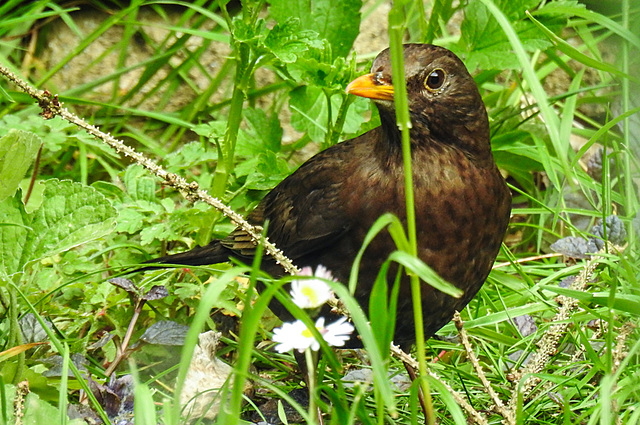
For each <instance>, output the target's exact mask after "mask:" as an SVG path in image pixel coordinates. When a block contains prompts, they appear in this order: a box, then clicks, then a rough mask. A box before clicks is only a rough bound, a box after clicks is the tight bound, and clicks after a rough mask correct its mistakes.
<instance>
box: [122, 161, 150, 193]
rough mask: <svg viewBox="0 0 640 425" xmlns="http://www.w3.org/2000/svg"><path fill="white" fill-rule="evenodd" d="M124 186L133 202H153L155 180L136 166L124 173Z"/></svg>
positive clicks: (128, 168) (140, 167)
mask: <svg viewBox="0 0 640 425" xmlns="http://www.w3.org/2000/svg"><path fill="white" fill-rule="evenodd" d="M124 185H125V187H126V188H127V192H129V195H130V196H131V197H132V198H133V199H135V200H138V201H149V202H153V201H154V200H155V198H156V181H155V179H154V178H153V177H151V175H150V174H149V172H148V171H146V170H145V169H144V168H142V166H140V165H138V164H134V165H131V166H130V167H127V170H126V171H125V172H124Z"/></svg>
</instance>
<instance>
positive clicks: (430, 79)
mask: <svg viewBox="0 0 640 425" xmlns="http://www.w3.org/2000/svg"><path fill="white" fill-rule="evenodd" d="M445 77H446V75H445V73H444V70H442V69H440V68H438V69H434V70H433V71H431V72H430V73H429V75H428V76H427V79H426V80H424V86H425V87H426V88H427V89H428V90H431V91H435V90H438V89H440V88H441V87H442V85H443V84H444V80H445Z"/></svg>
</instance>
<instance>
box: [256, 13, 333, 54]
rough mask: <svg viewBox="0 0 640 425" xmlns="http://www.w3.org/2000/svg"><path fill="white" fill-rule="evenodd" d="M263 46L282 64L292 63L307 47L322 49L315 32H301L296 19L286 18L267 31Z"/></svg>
mask: <svg viewBox="0 0 640 425" xmlns="http://www.w3.org/2000/svg"><path fill="white" fill-rule="evenodd" d="M264 46H265V47H266V48H267V49H268V50H270V51H271V53H273V55H274V56H275V57H277V58H278V59H280V60H281V61H282V62H284V63H293V62H295V61H296V60H297V59H298V55H299V54H300V53H304V52H306V51H307V50H309V47H311V46H313V47H322V42H320V41H319V40H318V33H317V32H315V31H311V30H302V29H300V21H299V20H298V19H297V18H288V19H287V20H286V21H284V22H283V23H281V24H277V25H276V26H275V27H273V29H272V30H271V31H269V34H268V35H267V37H266V38H265V40H264Z"/></svg>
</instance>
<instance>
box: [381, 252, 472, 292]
mask: <svg viewBox="0 0 640 425" xmlns="http://www.w3.org/2000/svg"><path fill="white" fill-rule="evenodd" d="M389 259H390V260H392V261H395V262H397V263H398V264H402V265H403V266H404V267H405V268H406V269H407V271H410V272H413V273H415V274H417V275H418V277H419V278H420V279H421V280H422V281H424V282H426V283H427V284H428V285H431V286H433V287H434V288H435V289H437V290H438V291H441V292H444V293H445V294H447V295H451V296H452V297H456V298H459V297H461V296H462V294H463V292H462V291H461V290H460V289H458V288H456V287H455V286H453V285H452V284H450V283H449V282H447V281H446V280H444V279H443V278H441V277H440V275H438V273H436V272H435V271H433V269H432V268H431V267H429V266H428V265H427V264H426V263H425V262H424V261H422V260H420V259H419V258H417V257H414V256H412V255H411V254H409V253H407V252H403V251H395V252H393V253H391V255H390V256H389Z"/></svg>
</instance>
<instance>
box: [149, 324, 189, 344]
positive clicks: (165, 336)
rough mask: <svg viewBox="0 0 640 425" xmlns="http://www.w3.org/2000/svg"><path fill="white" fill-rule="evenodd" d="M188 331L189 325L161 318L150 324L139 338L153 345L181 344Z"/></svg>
mask: <svg viewBox="0 0 640 425" xmlns="http://www.w3.org/2000/svg"><path fill="white" fill-rule="evenodd" d="M188 331H189V326H185V325H181V324H180V323H176V322H172V321H170V320H163V321H160V322H157V323H154V324H153V325H151V326H150V327H149V329H147V330H146V331H145V332H144V334H143V335H142V336H141V337H140V340H141V341H144V342H146V343H147V344H155V345H183V344H184V338H185V337H186V335H187V332H188Z"/></svg>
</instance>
